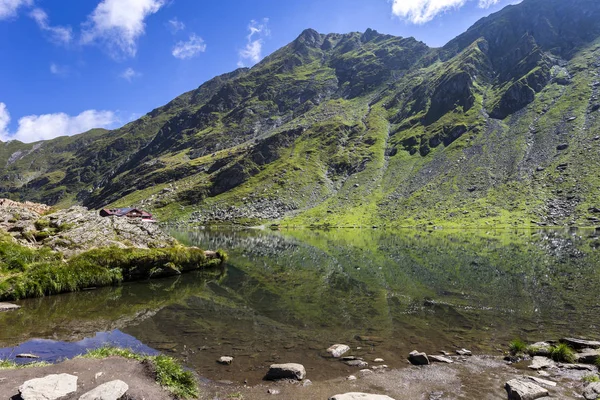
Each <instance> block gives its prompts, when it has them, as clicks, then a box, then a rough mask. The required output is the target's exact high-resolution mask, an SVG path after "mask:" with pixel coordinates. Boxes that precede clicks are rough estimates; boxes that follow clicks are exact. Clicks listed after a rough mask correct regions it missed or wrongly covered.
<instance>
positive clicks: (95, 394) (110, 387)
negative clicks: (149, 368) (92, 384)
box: [79, 380, 129, 400]
mask: <svg viewBox="0 0 600 400" xmlns="http://www.w3.org/2000/svg"><path fill="white" fill-rule="evenodd" d="M128 390H129V385H127V384H126V383H125V382H123V381H119V380H116V381H111V382H107V383H104V384H102V385H100V386H98V387H97V388H95V389H93V390H90V391H89V392H87V393H86V394H84V395H82V396H81V397H80V398H79V400H119V399H120V398H121V397H123V395H124V394H125V393H127V391H128Z"/></svg>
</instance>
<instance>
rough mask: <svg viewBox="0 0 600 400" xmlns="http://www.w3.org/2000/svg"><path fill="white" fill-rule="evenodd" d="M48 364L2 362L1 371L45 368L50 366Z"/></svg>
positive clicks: (38, 362)
mask: <svg viewBox="0 0 600 400" xmlns="http://www.w3.org/2000/svg"><path fill="white" fill-rule="evenodd" d="M48 365H50V364H48V363H47V362H44V361H36V362H31V363H27V364H17V363H16V362H14V361H11V360H0V371H3V370H9V369H24V368H34V367H45V366H48Z"/></svg>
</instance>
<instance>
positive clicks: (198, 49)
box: [172, 33, 206, 60]
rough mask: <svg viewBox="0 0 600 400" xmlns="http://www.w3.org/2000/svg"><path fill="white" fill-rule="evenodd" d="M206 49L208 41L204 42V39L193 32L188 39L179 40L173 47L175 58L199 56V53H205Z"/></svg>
mask: <svg viewBox="0 0 600 400" xmlns="http://www.w3.org/2000/svg"><path fill="white" fill-rule="evenodd" d="M205 51H206V43H204V39H202V38H201V37H199V36H196V34H194V33H192V34H191V35H190V39H189V40H188V41H185V42H184V41H181V42H178V43H177V44H176V45H175V47H173V52H172V54H173V57H175V58H179V59H180V60H187V59H189V58H192V57H195V56H197V55H198V54H199V53H204V52H205Z"/></svg>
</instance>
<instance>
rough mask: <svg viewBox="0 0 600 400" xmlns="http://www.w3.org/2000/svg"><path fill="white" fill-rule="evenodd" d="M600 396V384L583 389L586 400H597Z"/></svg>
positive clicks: (589, 385)
mask: <svg viewBox="0 0 600 400" xmlns="http://www.w3.org/2000/svg"><path fill="white" fill-rule="evenodd" d="M599 395H600V382H592V383H589V384H588V385H586V386H585V388H584V389H583V397H585V399H586V400H596V399H597V398H598V397H600V396H599Z"/></svg>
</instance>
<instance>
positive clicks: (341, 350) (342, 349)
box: [327, 344, 350, 358]
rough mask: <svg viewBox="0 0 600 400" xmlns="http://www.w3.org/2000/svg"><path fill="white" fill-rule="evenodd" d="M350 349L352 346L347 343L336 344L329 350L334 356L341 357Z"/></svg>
mask: <svg viewBox="0 0 600 400" xmlns="http://www.w3.org/2000/svg"><path fill="white" fill-rule="evenodd" d="M349 351H350V346H348V345H345V344H334V345H333V346H331V347H330V348H328V349H327V352H328V353H329V354H331V356H332V357H334V358H339V357H341V356H343V355H344V354H346V353H347V352H349Z"/></svg>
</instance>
